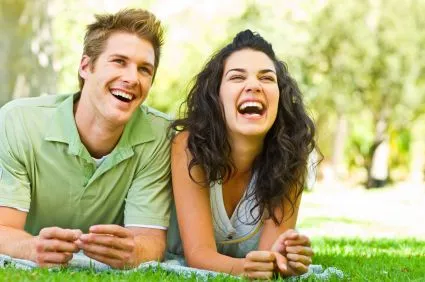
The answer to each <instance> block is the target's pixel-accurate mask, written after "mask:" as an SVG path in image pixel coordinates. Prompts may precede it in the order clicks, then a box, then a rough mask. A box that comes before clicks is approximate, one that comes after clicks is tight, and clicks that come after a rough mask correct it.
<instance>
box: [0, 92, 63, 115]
mask: <svg viewBox="0 0 425 282" xmlns="http://www.w3.org/2000/svg"><path fill="white" fill-rule="evenodd" d="M69 96H70V94H64V95H56V94H55V95H45V96H39V97H29V98H19V99H15V100H12V101H10V102H8V103H6V104H5V105H4V106H3V107H1V108H0V113H2V114H6V113H9V112H16V111H19V110H20V109H21V110H24V111H25V112H28V111H31V109H33V110H34V111H37V112H38V110H39V109H43V108H56V107H57V106H58V105H59V104H61V103H62V102H63V101H64V100H65V99H67V98H68V97H69Z"/></svg>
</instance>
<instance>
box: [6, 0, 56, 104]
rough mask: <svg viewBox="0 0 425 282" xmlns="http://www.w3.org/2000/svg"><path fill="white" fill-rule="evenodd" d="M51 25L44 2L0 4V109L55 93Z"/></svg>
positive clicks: (21, 0) (8, 0) (9, 0)
mask: <svg viewBox="0 0 425 282" xmlns="http://www.w3.org/2000/svg"><path fill="white" fill-rule="evenodd" d="M50 23H51V17H50V16H49V13H48V9H47V0H33V1H25V0H2V1H1V2H0V26H1V28H2V32H1V33H0V50H2V51H1V52H0V66H1V67H0V84H1V85H2V87H3V93H2V94H1V96H0V106H1V105H3V104H4V103H6V102H7V101H9V100H11V99H12V98H18V97H28V96H39V95H41V94H47V93H54V92H55V82H56V76H55V73H54V71H53V65H52V55H53V45H52V34H51V26H50Z"/></svg>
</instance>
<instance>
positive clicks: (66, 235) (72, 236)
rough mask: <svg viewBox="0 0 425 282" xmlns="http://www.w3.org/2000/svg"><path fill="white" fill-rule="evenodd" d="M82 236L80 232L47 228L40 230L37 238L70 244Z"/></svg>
mask: <svg viewBox="0 0 425 282" xmlns="http://www.w3.org/2000/svg"><path fill="white" fill-rule="evenodd" d="M81 234H83V233H82V232H81V230H78V229H77V230H76V229H62V228H59V227H47V228H43V229H41V231H40V233H39V238H41V239H59V240H62V241H68V242H72V241H75V240H77V239H78V237H80V235H81Z"/></svg>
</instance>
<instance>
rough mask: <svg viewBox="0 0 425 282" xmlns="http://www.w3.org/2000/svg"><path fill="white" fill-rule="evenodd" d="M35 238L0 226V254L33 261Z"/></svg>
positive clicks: (17, 230)
mask: <svg viewBox="0 0 425 282" xmlns="http://www.w3.org/2000/svg"><path fill="white" fill-rule="evenodd" d="M34 239H35V237H34V236H32V235H31V234H29V233H27V232H25V231H23V230H19V229H16V228H12V227H6V226H0V253H1V254H4V255H8V256H11V257H13V258H19V259H26V260H32V261H35V252H34V250H35V240H34Z"/></svg>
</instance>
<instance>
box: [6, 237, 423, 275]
mask: <svg viewBox="0 0 425 282" xmlns="http://www.w3.org/2000/svg"><path fill="white" fill-rule="evenodd" d="M313 244H314V247H315V250H316V255H315V257H314V263H315V264H321V265H323V266H324V267H329V266H334V267H336V268H338V269H340V270H342V271H343V272H344V275H345V277H344V279H343V280H344V281H403V282H404V281H418V282H419V281H425V241H416V240H413V239H401V240H389V239H372V240H361V239H336V238H327V239H323V238H321V239H315V240H314V241H313ZM183 279H187V280H188V281H199V280H197V278H196V277H192V278H190V279H188V278H185V277H183V276H179V275H177V274H174V273H167V272H165V271H153V270H149V271H146V272H133V273H129V274H123V273H106V272H99V273H95V272H92V271H76V270H65V269H64V270H61V271H51V272H49V271H47V270H40V269H38V270H33V271H25V270H17V269H14V268H11V267H9V268H6V269H0V281H35V280H37V281H52V282H53V281H58V282H59V281H158V280H161V281H181V280H183ZM210 281H238V280H237V279H232V278H227V277H217V278H213V279H210ZM307 281H320V280H318V279H313V278H311V279H308V280H307ZM330 281H339V279H337V277H336V276H334V277H332V279H331V280H330Z"/></svg>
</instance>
